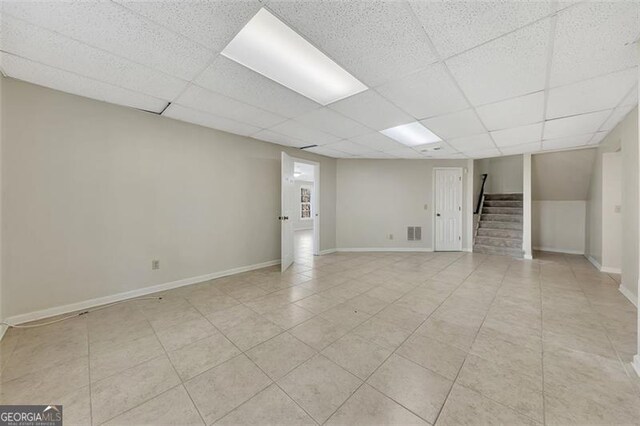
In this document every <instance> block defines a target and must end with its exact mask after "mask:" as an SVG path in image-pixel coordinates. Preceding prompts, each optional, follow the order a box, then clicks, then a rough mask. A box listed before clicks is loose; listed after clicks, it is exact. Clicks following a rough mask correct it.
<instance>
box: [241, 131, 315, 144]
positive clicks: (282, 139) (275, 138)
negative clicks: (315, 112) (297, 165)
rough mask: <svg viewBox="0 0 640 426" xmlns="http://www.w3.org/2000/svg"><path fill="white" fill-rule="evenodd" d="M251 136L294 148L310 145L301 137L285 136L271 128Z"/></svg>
mask: <svg viewBox="0 0 640 426" xmlns="http://www.w3.org/2000/svg"><path fill="white" fill-rule="evenodd" d="M251 137H252V138H255V139H260V140H262V141H265V142H271V143H276V144H278V145H286V146H292V147H294V148H301V147H303V146H307V145H309V143H308V142H305V141H301V140H299V139H296V138H292V137H290V136H285V135H283V134H280V133H277V132H272V131H271V130H266V129H263V130H260V131H259V132H258V133H255V134H253V135H251Z"/></svg>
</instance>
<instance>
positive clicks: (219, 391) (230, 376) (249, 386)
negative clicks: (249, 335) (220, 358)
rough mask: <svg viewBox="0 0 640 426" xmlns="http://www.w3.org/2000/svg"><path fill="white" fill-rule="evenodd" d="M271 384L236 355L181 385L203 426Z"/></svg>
mask: <svg viewBox="0 0 640 426" xmlns="http://www.w3.org/2000/svg"><path fill="white" fill-rule="evenodd" d="M270 383H271V380H270V379H269V378H268V377H267V376H266V375H265V374H264V373H263V372H262V371H260V369H259V368H258V367H256V366H255V364H253V363H252V362H251V361H250V360H249V358H247V357H246V356H244V355H239V356H237V357H235V358H233V359H230V360H229V361H227V362H225V363H224V364H221V365H219V366H217V367H214V368H212V369H210V370H208V371H206V372H204V373H202V374H200V375H199V376H196V377H194V378H193V379H191V380H189V381H187V382H186V383H185V387H186V388H187V392H189V395H190V396H191V399H192V400H193V401H194V402H195V404H196V407H197V408H198V411H200V413H201V414H202V416H203V417H204V419H205V422H206V423H207V424H211V423H213V422H215V421H216V420H218V419H220V418H222V417H223V416H225V415H226V414H228V413H229V412H231V411H232V410H233V409H234V408H236V407H237V406H239V405H240V404H242V403H243V402H245V401H247V400H249V399H250V398H251V397H253V396H254V395H255V394H257V393H258V392H260V391H261V390H263V389H264V388H266V387H267V386H269V384H270Z"/></svg>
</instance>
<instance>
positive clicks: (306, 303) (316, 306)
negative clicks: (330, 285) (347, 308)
mask: <svg viewBox="0 0 640 426" xmlns="http://www.w3.org/2000/svg"><path fill="white" fill-rule="evenodd" d="M339 303H340V302H339V301H336V300H333V299H328V298H325V297H322V296H320V295H318V294H314V295H312V296H309V297H306V298H304V299H302V300H298V301H297V302H296V303H295V304H296V305H297V306H299V307H301V308H303V309H306V310H308V311H311V312H313V313H315V314H320V313H322V312H324V311H326V310H328V309H331V308H332V307H334V306H336V305H338V304H339Z"/></svg>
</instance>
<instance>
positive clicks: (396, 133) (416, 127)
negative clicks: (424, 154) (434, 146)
mask: <svg viewBox="0 0 640 426" xmlns="http://www.w3.org/2000/svg"><path fill="white" fill-rule="evenodd" d="M380 133H382V134H383V135H385V136H389V137H390V138H391V139H393V140H396V141H398V142H400V143H401V144H404V145H407V146H418V145H424V144H427V143H435V142H441V141H442V139H440V138H439V137H438V135H436V134H435V133H433V132H432V131H431V130H429V129H427V128H426V127H424V126H423V125H422V124H420V123H418V122H417V121H415V122H413V123H408V124H402V125H400V126H396V127H391V128H389V129H385V130H381V131H380Z"/></svg>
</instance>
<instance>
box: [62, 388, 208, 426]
mask: <svg viewBox="0 0 640 426" xmlns="http://www.w3.org/2000/svg"><path fill="white" fill-rule="evenodd" d="M66 411H67V407H64V414H65V422H66V415H67V412H66ZM160 423H161V424H163V425H176V426H178V425H185V426H186V425H204V422H203V421H202V418H201V417H200V414H198V410H196V407H195V406H194V405H193V402H191V398H189V394H188V393H187V391H186V390H185V389H184V386H182V385H179V386H176V387H174V388H172V389H169V390H168V391H166V392H164V393H162V394H160V395H158V396H156V397H155V398H153V399H151V400H149V401H147V402H145V403H144V404H141V405H138V406H137V407H135V408H133V409H131V410H129V411H127V412H125V413H123V414H120V415H119V416H117V417H115V418H113V419H111V420H110V421H108V422H107V423H104V424H105V425H109V426H116V425H123V426H125V425H157V424H160Z"/></svg>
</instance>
